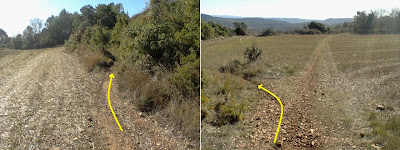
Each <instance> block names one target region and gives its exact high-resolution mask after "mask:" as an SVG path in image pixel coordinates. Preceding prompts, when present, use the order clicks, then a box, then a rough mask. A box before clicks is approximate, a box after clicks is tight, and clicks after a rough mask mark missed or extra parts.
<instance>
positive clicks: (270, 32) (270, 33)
mask: <svg viewBox="0 0 400 150" xmlns="http://www.w3.org/2000/svg"><path fill="white" fill-rule="evenodd" d="M273 35H277V33H276V30H275V29H273V28H268V29H267V30H265V31H264V32H262V33H261V35H260V36H273Z"/></svg>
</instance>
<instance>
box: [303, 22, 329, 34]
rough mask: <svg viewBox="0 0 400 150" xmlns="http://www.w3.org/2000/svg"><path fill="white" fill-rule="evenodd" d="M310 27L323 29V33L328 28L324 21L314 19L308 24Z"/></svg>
mask: <svg viewBox="0 0 400 150" xmlns="http://www.w3.org/2000/svg"><path fill="white" fill-rule="evenodd" d="M308 28H309V29H317V30H319V31H321V32H322V33H326V32H327V31H328V29H327V28H326V27H325V25H324V24H323V23H320V22H316V21H312V22H311V23H310V24H308Z"/></svg>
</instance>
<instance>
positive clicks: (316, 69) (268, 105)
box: [202, 35, 400, 149]
mask: <svg viewBox="0 0 400 150" xmlns="http://www.w3.org/2000/svg"><path fill="white" fill-rule="evenodd" d="M298 37H302V38H304V39H312V38H311V37H314V38H316V40H315V41H316V42H315V44H314V45H315V47H314V48H313V49H310V50H307V48H308V47H310V45H311V44H310V43H312V41H311V40H307V41H306V40H304V41H301V40H299V41H297V40H298ZM399 40H400V37H399V36H397V35H367V36H365V35H318V36H297V35H296V36H291V35H283V36H275V37H266V38H256V37H246V38H244V39H242V38H240V39H235V38H230V39H224V40H220V41H209V42H205V44H204V45H202V56H203V57H213V58H211V59H207V58H205V59H203V60H202V61H203V62H202V65H203V66H205V70H206V71H205V72H206V73H209V74H211V73H214V72H213V71H214V70H216V69H215V68H218V67H220V66H221V65H219V66H218V65H213V64H212V63H211V62H212V61H213V60H214V59H215V60H218V61H221V62H228V61H229V60H230V59H234V58H239V59H240V56H242V55H243V54H242V51H243V49H245V46H248V45H249V44H246V43H250V41H256V42H257V43H258V45H259V48H260V49H262V50H264V54H266V53H267V54H266V58H267V59H266V60H265V62H268V63H271V64H273V65H274V64H275V65H276V66H279V65H282V64H289V65H292V66H296V65H299V64H300V65H301V66H300V67H298V68H297V70H296V74H295V75H284V73H281V74H279V73H275V74H271V75H270V74H263V75H260V76H259V77H256V78H254V79H251V80H250V81H248V82H246V83H244V84H243V83H242V85H243V89H242V90H241V91H240V93H241V94H240V96H241V97H242V99H248V98H256V99H259V101H256V102H255V103H253V104H251V105H250V106H249V107H250V108H249V110H248V112H247V113H245V114H244V117H243V118H244V119H243V121H242V122H239V123H236V124H234V125H227V126H224V127H212V126H210V125H207V124H205V123H204V125H202V131H203V133H205V134H203V137H202V139H206V138H207V137H204V136H208V137H209V138H212V139H215V140H216V138H218V136H221V137H223V138H224V141H221V142H220V143H223V144H220V145H221V147H222V148H224V149H279V148H281V149H306V148H307V149H375V148H379V147H381V148H382V145H380V144H379V143H375V135H374V134H373V131H372V130H373V129H372V127H371V126H370V122H369V120H368V117H369V113H370V112H382V110H377V106H380V105H383V106H388V107H390V108H391V109H393V110H391V111H388V110H385V112H387V113H389V114H396V113H397V112H398V111H399V107H398V106H399V103H398V101H397V102H396V99H398V97H399V96H398V95H399V94H396V93H397V91H398V88H400V84H398V82H397V81H398V79H399V77H400V76H399V74H398V72H399V71H400V67H399V63H398V62H399V60H400V57H399V56H400V49H398V48H396V47H398V46H399V43H398V41H399ZM239 41H240V42H239ZM240 43H241V44H242V45H243V46H242V45H240ZM264 43H267V44H264ZM231 45H232V46H231ZM227 50H229V53H227ZM224 52H225V53H226V54H224V55H227V56H222V55H223V54H222V53H224ZM216 53H221V56H220V59H216V58H217V56H218V55H217V56H215V58H214V55H215V54H216ZM228 55H229V56H228ZM263 61H264V60H263ZM222 64H223V63H222ZM214 74H218V73H214ZM214 74H213V75H214ZM282 74H283V75H282ZM238 78H240V77H238ZM238 78H235V79H236V80H242V79H238ZM247 84H248V85H249V86H248V85H247ZM258 84H263V87H265V88H266V89H268V90H269V91H271V92H273V93H274V94H275V95H277V96H278V97H279V98H280V99H281V100H282V103H283V105H284V106H283V107H284V113H283V120H282V125H281V128H280V131H279V136H278V140H277V143H279V144H278V145H277V144H274V143H273V140H274V137H275V132H276V127H277V125H278V121H279V116H280V104H279V103H278V101H277V100H275V99H274V98H273V97H272V96H271V95H269V94H268V93H266V92H265V91H263V90H259V89H258V88H257V86H258ZM238 93H239V91H238ZM224 130H227V131H232V132H230V133H229V132H228V133H225V131H224ZM233 130H235V131H234V132H233ZM217 133H220V134H217ZM222 133H223V134H222ZM215 140H214V141H215ZM203 141H206V140H203ZM209 141H213V140H209ZM209 141H207V142H209ZM209 143H211V142H209Z"/></svg>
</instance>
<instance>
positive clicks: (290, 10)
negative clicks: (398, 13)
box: [200, 0, 400, 19]
mask: <svg viewBox="0 0 400 150" xmlns="http://www.w3.org/2000/svg"><path fill="white" fill-rule="evenodd" d="M200 5H201V8H200V9H201V10H200V11H201V13H203V14H209V15H232V16H242V17H284V18H303V19H327V18H352V17H354V15H355V14H356V13H357V11H360V10H366V11H369V10H375V9H386V10H388V11H391V9H392V8H396V7H397V8H400V0H330V1H324V0H200Z"/></svg>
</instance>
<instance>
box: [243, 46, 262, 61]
mask: <svg viewBox="0 0 400 150" xmlns="http://www.w3.org/2000/svg"><path fill="white" fill-rule="evenodd" d="M261 55H262V50H261V49H259V48H258V47H257V45H256V44H255V43H253V44H252V45H251V47H246V51H245V52H244V57H245V58H246V59H247V63H250V62H254V61H257V60H258V59H260V58H261Z"/></svg>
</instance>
